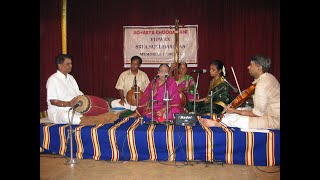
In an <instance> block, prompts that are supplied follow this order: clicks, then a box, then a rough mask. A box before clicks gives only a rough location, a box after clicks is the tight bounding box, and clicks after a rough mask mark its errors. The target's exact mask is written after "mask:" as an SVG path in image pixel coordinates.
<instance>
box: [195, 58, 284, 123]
mask: <svg viewBox="0 0 320 180" xmlns="http://www.w3.org/2000/svg"><path fill="white" fill-rule="evenodd" d="M270 66H271V59H270V58H269V57H267V56H265V55H260V54H257V55H255V56H252V57H251V58H250V64H249V66H248V70H249V74H250V75H251V76H252V77H253V78H254V81H253V82H252V84H253V85H255V89H254V94H253V96H252V99H253V109H247V110H246V109H242V110H241V109H235V108H234V107H232V106H230V107H228V108H227V109H226V112H227V113H226V114H225V115H224V116H223V117H222V118H221V119H222V120H221V122H222V123H224V124H225V125H227V126H231V127H239V128H243V129H280V83H279V82H278V80H277V79H276V78H275V77H274V76H273V75H272V74H270V73H268V72H269V69H270ZM201 121H202V122H203V124H204V125H206V126H221V122H219V123H217V121H214V120H208V119H202V120H201Z"/></svg>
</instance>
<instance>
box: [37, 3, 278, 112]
mask: <svg viewBox="0 0 320 180" xmlns="http://www.w3.org/2000/svg"><path fill="white" fill-rule="evenodd" d="M61 4H62V3H61V0H57V1H52V0H41V1H40V67H39V68H40V111H43V110H46V109H47V104H46V80H47V79H48V77H49V76H50V75H51V74H53V73H54V72H55V71H56V66H55V62H54V58H55V56H56V55H57V54H59V53H61V52H62V48H61V42H62V41H61V39H62V37H61ZM175 19H178V20H179V23H180V24H185V25H197V26H198V51H197V63H198V67H191V68H190V70H194V69H207V70H209V64H210V62H211V61H212V60H213V59H221V60H222V61H223V62H224V63H225V66H226V70H227V73H228V74H229V77H228V80H229V82H230V83H232V84H233V85H234V86H236V83H235V79H234V77H233V75H232V71H231V67H233V68H234V70H235V73H236V76H237V80H238V83H239V86H240V88H241V90H243V89H245V88H247V87H249V86H250V83H251V82H252V81H253V79H252V77H251V76H250V75H249V73H248V70H247V67H248V65H249V57H250V56H252V55H254V54H256V53H263V54H266V55H267V56H269V57H270V58H271V59H272V65H271V69H270V72H271V73H272V74H274V75H275V77H276V78H277V79H278V80H279V81H280V2H279V1H278V0H241V1H232V0H198V1H191V0H176V1H172V0H162V1H150V0H126V1H121V0H117V1H105V0H91V1H79V0H68V1H67V52H68V53H70V54H72V55H73V57H74V58H73V68H72V72H71V74H72V75H73V76H74V77H75V78H76V79H77V81H78V84H79V87H80V89H81V90H82V91H83V92H84V93H85V94H89V95H95V96H99V97H118V92H117V91H116V89H115V88H114V87H115V84H116V82H117V79H118V76H119V75H120V73H121V72H122V71H124V70H127V68H125V67H124V52H123V49H124V35H123V27H125V26H166V25H169V26H173V25H174V24H175ZM142 70H143V71H145V72H146V73H147V74H148V76H149V78H153V77H154V76H155V75H156V74H157V71H156V68H155V67H153V68H151V67H143V68H142ZM191 75H192V76H193V77H194V78H195V79H196V74H191ZM209 80H210V75H209V73H208V72H207V73H205V74H200V79H199V87H198V90H199V92H200V97H204V96H205V95H206V94H207V91H208V85H209ZM233 95H236V94H233Z"/></svg>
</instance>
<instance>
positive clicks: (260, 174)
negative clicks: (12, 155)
mask: <svg viewBox="0 0 320 180" xmlns="http://www.w3.org/2000/svg"><path fill="white" fill-rule="evenodd" d="M40 179H43V180H60V179H68V180H73V179H74V180H84V179H85V180H100V179H121V180H138V179H139V180H140V179H161V180H164V179H166V180H167V179H174V180H179V179H183V180H207V179H217V180H219V179H228V180H229V179H231V180H232V179H237V180H241V179H246V180H251V179H252V180H253V179H262V180H271V179H280V166H273V167H266V166H245V165H229V164H221V163H217V162H214V163H208V162H196V161H195V162H158V161H118V162H110V161H103V160H100V161H96V160H93V159H75V158H72V159H70V158H68V157H64V156H61V155H52V154H40Z"/></svg>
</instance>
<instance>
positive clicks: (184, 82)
mask: <svg viewBox="0 0 320 180" xmlns="http://www.w3.org/2000/svg"><path fill="white" fill-rule="evenodd" d="M176 68H178V74H177V76H178V77H177V79H178V80H177V81H176V82H177V84H178V88H179V91H180V93H183V96H181V95H180V98H181V105H182V106H183V107H186V106H191V105H193V103H191V102H193V101H194V93H193V91H194V86H195V82H194V80H193V77H192V76H190V75H189V74H187V72H188V65H187V63H186V62H180V63H176V62H175V63H172V64H171V66H170V75H171V76H174V73H173V71H174V70H175V69H176ZM182 98H183V99H182Z"/></svg>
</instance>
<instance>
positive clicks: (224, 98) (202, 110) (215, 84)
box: [186, 77, 233, 115]
mask: <svg viewBox="0 0 320 180" xmlns="http://www.w3.org/2000/svg"><path fill="white" fill-rule="evenodd" d="M223 78H224V77H220V78H219V79H218V80H216V81H214V80H213V79H212V80H211V81H210V86H209V91H208V96H207V97H206V98H208V100H209V101H208V102H207V103H205V102H204V101H201V102H196V114H198V115H210V92H211V91H212V113H213V114H220V113H221V112H222V111H223V109H224V107H226V106H227V105H228V104H229V103H231V102H232V100H233V98H232V96H231V94H230V87H229V85H228V84H227V83H226V82H225V81H224V80H223ZM186 110H187V111H188V112H193V110H194V102H193V101H191V102H187V104H186Z"/></svg>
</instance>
